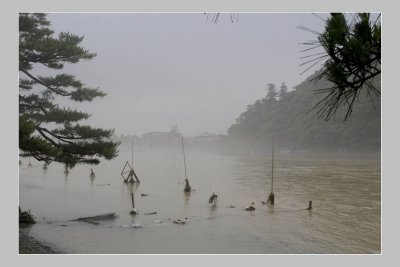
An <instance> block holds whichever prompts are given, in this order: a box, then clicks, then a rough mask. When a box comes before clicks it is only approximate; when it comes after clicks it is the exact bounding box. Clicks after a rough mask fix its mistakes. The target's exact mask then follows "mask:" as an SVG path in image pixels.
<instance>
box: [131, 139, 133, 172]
mask: <svg viewBox="0 0 400 267" xmlns="http://www.w3.org/2000/svg"><path fill="white" fill-rule="evenodd" d="M131 156H132V157H131V166H133V139H132V155H131Z"/></svg>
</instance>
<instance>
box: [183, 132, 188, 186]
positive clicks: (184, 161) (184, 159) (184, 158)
mask: <svg viewBox="0 0 400 267" xmlns="http://www.w3.org/2000/svg"><path fill="white" fill-rule="evenodd" d="M182 152H183V165H184V166H185V179H186V180H187V171H186V156H185V147H184V145H183V135H182Z"/></svg>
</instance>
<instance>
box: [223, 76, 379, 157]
mask: <svg viewBox="0 0 400 267" xmlns="http://www.w3.org/2000/svg"><path fill="white" fill-rule="evenodd" d="M315 75H317V73H315V74H314V75H312V76H310V77H308V78H307V79H306V81H304V82H303V83H301V84H299V85H298V86H296V87H295V88H294V89H295V90H292V91H289V92H285V90H281V92H279V88H278V89H276V92H277V93H276V94H275V93H274V87H276V86H275V85H273V84H269V85H268V89H267V92H266V97H265V98H263V99H260V100H257V101H256V102H255V103H254V104H252V105H248V106H247V110H246V111H245V112H243V113H242V114H241V115H240V116H239V118H237V119H236V123H235V124H233V125H232V126H231V127H230V128H229V129H228V138H227V139H228V141H229V142H230V143H231V144H232V143H235V144H236V145H238V146H239V147H240V148H241V149H246V150H247V149H248V150H252V151H254V152H262V151H265V150H267V149H269V148H270V147H271V145H272V143H274V144H275V147H277V148H278V149H289V150H291V151H304V150H306V151H326V150H334V151H358V152H360V151H370V152H379V151H380V145H381V142H380V139H381V103H380V98H377V97H373V96H371V97H370V96H367V95H366V93H364V92H361V93H360V96H359V98H358V99H357V100H356V103H355V105H354V108H353V113H352V114H351V116H350V117H349V118H348V119H347V120H346V121H344V117H345V112H346V107H342V109H341V110H338V112H337V114H336V116H335V117H334V118H332V119H331V120H329V121H325V120H324V119H323V118H318V114H317V112H316V111H311V112H309V111H310V110H311V108H312V107H313V106H314V105H315V103H316V102H317V101H318V100H319V99H321V97H322V95H316V94H315V93H316V91H315V90H316V89H321V88H327V87H329V86H330V84H329V83H328V82H327V81H325V80H319V81H311V80H312V79H313V78H314V77H315ZM374 84H375V86H376V87H377V88H378V89H379V90H380V78H377V79H376V80H375V81H374ZM281 87H282V86H281Z"/></svg>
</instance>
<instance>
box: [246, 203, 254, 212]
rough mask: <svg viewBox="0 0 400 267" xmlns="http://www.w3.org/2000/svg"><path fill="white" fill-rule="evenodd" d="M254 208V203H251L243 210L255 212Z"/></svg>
mask: <svg viewBox="0 0 400 267" xmlns="http://www.w3.org/2000/svg"><path fill="white" fill-rule="evenodd" d="M255 209H256V208H255V207H254V202H251V204H250V206H248V207H247V208H245V210H250V211H251V210H255Z"/></svg>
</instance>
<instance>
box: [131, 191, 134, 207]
mask: <svg viewBox="0 0 400 267" xmlns="http://www.w3.org/2000/svg"><path fill="white" fill-rule="evenodd" d="M131 196H132V208H133V209H134V208H135V198H134V197H133V192H132V193H131Z"/></svg>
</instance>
